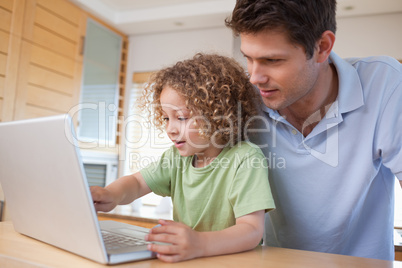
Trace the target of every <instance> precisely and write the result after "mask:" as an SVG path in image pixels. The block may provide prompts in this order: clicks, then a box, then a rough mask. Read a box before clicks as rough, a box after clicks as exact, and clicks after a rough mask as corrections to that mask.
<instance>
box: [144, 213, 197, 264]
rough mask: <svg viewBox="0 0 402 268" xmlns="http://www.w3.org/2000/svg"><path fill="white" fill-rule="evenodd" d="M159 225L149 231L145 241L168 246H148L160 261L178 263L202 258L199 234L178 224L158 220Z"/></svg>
mask: <svg viewBox="0 0 402 268" xmlns="http://www.w3.org/2000/svg"><path fill="white" fill-rule="evenodd" d="M159 223H160V224H161V225H162V226H161V227H155V228H153V229H151V230H150V232H149V235H147V236H146V237H145V239H146V240H147V241H155V242H162V243H168V244H170V245H160V244H149V245H148V250H151V251H154V252H156V253H157V257H158V258H159V259H160V260H162V261H165V262H178V261H183V260H189V259H193V258H196V257H200V256H203V248H204V243H203V241H202V239H201V235H200V234H201V233H199V232H197V231H194V230H193V229H191V228H190V227H188V226H187V225H185V224H183V223H179V222H174V221H167V220H159Z"/></svg>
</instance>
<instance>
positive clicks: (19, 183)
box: [0, 115, 107, 263]
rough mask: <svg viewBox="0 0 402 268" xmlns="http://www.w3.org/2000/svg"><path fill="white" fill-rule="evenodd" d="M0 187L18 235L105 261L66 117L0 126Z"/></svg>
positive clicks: (69, 124) (86, 187)
mask: <svg viewBox="0 0 402 268" xmlns="http://www.w3.org/2000/svg"><path fill="white" fill-rule="evenodd" d="M0 184H1V185H2V187H3V191H4V194H5V198H6V204H7V209H8V211H9V212H10V216H11V220H12V222H13V225H14V228H15V230H16V231H17V232H20V233H22V234H25V235H27V236H30V237H33V238H36V239H38V240H41V241H43V242H46V243H49V244H51V245H54V246H57V247H59V248H62V249H65V250H67V251H71V252H73V253H76V254H78V255H81V256H83V257H86V258H89V259H92V260H95V261H97V262H101V263H107V257H106V253H105V249H104V245H103V243H102V241H101V235H100V230H99V224H98V221H97V218H96V212H95V210H94V207H93V204H92V198H91V195H90V192H89V187H88V184H87V180H86V178H85V173H84V170H83V166H82V164H81V159H80V154H79V150H78V147H77V144H76V142H75V138H74V131H73V128H72V120H71V118H70V117H69V116H68V115H60V116H53V117H44V118H38V119H30V120H22V121H13V122H7V123H0Z"/></svg>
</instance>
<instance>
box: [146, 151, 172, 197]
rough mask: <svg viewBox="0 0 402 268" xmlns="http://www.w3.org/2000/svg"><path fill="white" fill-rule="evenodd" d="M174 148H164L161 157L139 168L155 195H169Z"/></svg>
mask: <svg viewBox="0 0 402 268" xmlns="http://www.w3.org/2000/svg"><path fill="white" fill-rule="evenodd" d="M174 159H175V153H174V149H173V148H170V149H168V150H166V151H165V152H164V153H163V154H162V156H161V158H160V159H159V160H158V161H156V162H153V163H151V164H149V165H148V166H147V167H145V168H143V169H141V170H140V173H141V175H142V176H143V177H144V180H145V182H146V184H147V185H148V187H149V188H150V189H151V191H152V192H154V193H155V194H157V195H161V196H170V195H171V179H172V172H173V170H174V169H175V167H176V165H175V161H174Z"/></svg>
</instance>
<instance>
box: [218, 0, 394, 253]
mask: <svg viewBox="0 0 402 268" xmlns="http://www.w3.org/2000/svg"><path fill="white" fill-rule="evenodd" d="M335 10H336V1H335V0H257V1H256V0H238V1H237V3H236V6H235V8H234V10H233V13H232V16H231V18H230V19H227V20H226V25H227V26H228V27H230V28H232V30H233V31H234V32H235V33H236V34H238V35H240V38H241V51H242V53H243V54H244V56H245V57H246V59H247V68H248V72H249V74H250V81H251V82H252V83H253V84H254V85H255V86H256V87H257V88H258V90H259V91H260V94H261V97H262V100H263V103H264V104H265V106H266V107H263V119H264V120H262V121H263V122H262V123H263V126H264V127H265V129H264V130H263V131H261V130H260V132H259V135H258V139H255V140H254V142H256V143H257V144H259V145H260V146H261V147H263V149H264V150H265V152H264V153H265V154H266V157H267V159H268V162H269V164H270V171H269V180H270V184H271V188H272V191H273V193H274V198H275V203H276V207H277V208H276V210H275V211H272V212H270V213H269V215H268V214H267V218H266V226H265V236H264V241H265V244H267V245H269V246H279V247H287V248H295V249H304V250H312V251H320V252H329V253H337V254H345V255H353V256H361V257H368V258H378V259H384V260H393V259H394V245H393V215H394V208H393V206H394V205H393V202H394V185H395V184H394V182H395V176H396V177H397V178H398V179H399V180H400V183H401V186H402V182H401V180H402V116H401V114H402V67H401V64H399V63H398V62H397V61H396V60H394V59H392V58H389V57H371V58H364V59H357V58H356V59H347V60H342V59H341V58H339V57H338V56H337V55H336V54H335V53H334V52H332V47H333V45H334V42H335V31H336V21H335Z"/></svg>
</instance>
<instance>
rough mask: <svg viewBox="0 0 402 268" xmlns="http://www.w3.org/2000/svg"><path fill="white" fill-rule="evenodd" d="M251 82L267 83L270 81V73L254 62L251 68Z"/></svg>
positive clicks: (254, 83)
mask: <svg viewBox="0 0 402 268" xmlns="http://www.w3.org/2000/svg"><path fill="white" fill-rule="evenodd" d="M249 73H250V82H251V83H252V84H253V85H258V84H265V83H267V82H268V80H269V78H268V74H267V73H266V71H265V70H263V68H261V66H259V65H258V64H253V65H252V66H251V68H250V70H249Z"/></svg>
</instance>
